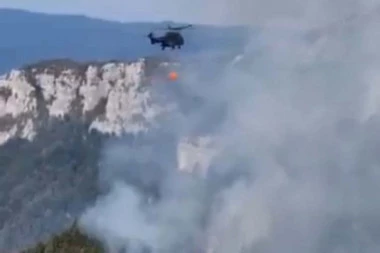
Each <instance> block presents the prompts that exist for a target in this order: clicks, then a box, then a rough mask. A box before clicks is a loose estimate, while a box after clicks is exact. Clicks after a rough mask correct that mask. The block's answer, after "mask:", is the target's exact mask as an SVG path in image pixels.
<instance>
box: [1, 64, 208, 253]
mask: <svg viewBox="0 0 380 253" xmlns="http://www.w3.org/2000/svg"><path fill="white" fill-rule="evenodd" d="M168 64H171V63H166V64H165V62H162V61H159V60H155V59H140V60H138V61H135V62H117V61H109V62H97V63H78V62H73V61H70V60H52V61H45V62H39V63H36V64H32V65H29V66H26V67H24V68H21V69H15V70H12V71H11V72H9V73H7V74H6V75H3V76H1V77H0V144H1V145H0V163H1V172H0V251H1V252H7V251H8V250H11V249H16V248H20V247H24V246H27V245H30V244H33V243H34V242H36V241H37V240H42V239H44V238H47V236H49V235H50V234H51V233H55V232H58V231H61V230H62V229H64V228H66V227H67V226H69V225H70V224H71V222H72V220H73V219H75V218H76V217H77V215H78V214H80V212H81V211H83V209H84V208H85V207H86V205H88V203H90V202H92V201H93V200H94V199H95V197H96V196H97V194H98V192H99V189H100V188H99V180H98V179H99V175H98V169H99V157H100V156H101V154H100V152H101V148H102V146H103V145H105V143H106V141H107V139H109V138H110V137H122V136H124V137H126V138H130V140H134V141H136V138H140V137H141V136H146V133H149V132H150V131H152V129H154V127H155V126H157V125H159V121H160V117H161V116H164V115H165V113H167V112H168V110H169V109H170V107H169V106H168V105H167V104H166V103H162V102H159V101H158V100H157V99H155V97H154V91H153V88H152V84H151V78H150V77H151V76H152V75H153V73H154V71H156V70H158V69H160V68H162V69H165V68H167V66H168ZM165 66H166V67H165ZM144 134H145V135H144ZM139 136H140V137H139ZM157 136H160V135H156V137H154V138H158V137H157ZM149 138H152V137H142V139H144V142H147V141H151V142H152V140H151V139H150V140H149ZM159 138H163V137H162V136H161V137H159ZM199 140H200V141H199ZM199 140H197V141H190V140H188V139H184V140H180V141H174V142H173V143H172V144H170V143H168V142H167V141H166V140H165V141H166V142H165V143H166V145H167V146H168V147H172V151H173V152H171V154H172V155H173V157H172V158H171V160H173V162H175V163H178V168H179V169H182V170H191V168H190V167H194V166H198V167H199V166H200V167H201V169H202V166H203V167H204V166H207V163H208V161H207V157H205V156H204V154H203V153H204V148H203V149H197V147H199V146H202V145H204V146H205V145H207V143H208V142H207V141H206V142H205V141H202V140H201V139H199ZM161 144H162V142H161ZM161 144H158V145H161ZM123 152H124V151H123ZM125 152H126V154H127V153H128V151H125ZM202 154H203V156H202ZM189 157H190V158H191V162H192V163H191V164H189V163H188V162H187V161H188V160H189ZM197 159H198V160H197ZM197 161H199V163H197ZM129 180H130V181H131V183H132V184H135V185H136V186H137V187H138V188H140V189H143V190H144V191H145V190H147V192H148V193H149V191H151V190H150V189H154V187H153V188H152V186H151V185H148V184H149V183H146V182H145V183H144V182H141V180H140V181H139V180H138V178H135V179H129Z"/></svg>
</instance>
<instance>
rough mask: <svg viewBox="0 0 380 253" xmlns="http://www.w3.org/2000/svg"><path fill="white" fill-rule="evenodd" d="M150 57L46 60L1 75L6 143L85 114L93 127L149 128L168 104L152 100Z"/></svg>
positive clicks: (111, 130) (115, 130) (0, 119)
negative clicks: (148, 71)
mask: <svg viewBox="0 0 380 253" xmlns="http://www.w3.org/2000/svg"><path fill="white" fill-rule="evenodd" d="M146 65H147V63H146V61H145V60H144V59H141V60H139V61H137V62H133V63H124V62H106V63H97V64H80V63H74V62H71V61H51V62H43V63H41V64H39V65H31V66H28V67H27V68H25V69H22V70H13V71H11V72H10V73H8V74H6V75H3V76H1V77H0V144H4V143H5V142H7V141H8V140H10V139H11V138H14V137H19V138H23V139H27V140H33V139H34V138H35V136H36V134H37V133H38V131H39V129H40V128H41V127H43V126H44V124H46V123H47V122H51V121H52V120H61V121H67V120H70V119H72V120H75V121H78V120H81V121H82V122H83V123H85V124H87V125H88V128H89V129H88V130H97V131H99V132H100V133H107V134H114V135H121V134H122V133H133V134H135V133H138V132H143V131H145V130H146V129H147V127H149V125H151V124H154V122H155V118H156V117H157V116H158V115H159V114H160V112H161V111H162V108H160V107H159V106H156V104H155V103H152V98H151V91H150V90H149V87H148V86H147V85H146V82H145V76H146V68H145V67H146Z"/></svg>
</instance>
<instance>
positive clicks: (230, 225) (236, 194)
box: [81, 0, 380, 253]
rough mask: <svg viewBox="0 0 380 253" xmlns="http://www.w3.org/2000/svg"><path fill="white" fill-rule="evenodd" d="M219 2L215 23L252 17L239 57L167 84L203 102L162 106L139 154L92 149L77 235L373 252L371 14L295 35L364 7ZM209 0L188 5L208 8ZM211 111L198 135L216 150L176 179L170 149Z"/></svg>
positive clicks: (375, 77)
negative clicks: (93, 186)
mask: <svg viewBox="0 0 380 253" xmlns="http://www.w3.org/2000/svg"><path fill="white" fill-rule="evenodd" d="M195 2H196V1H195ZM192 3H194V1H193V2H192ZM218 3H219V2H218ZM232 3H233V4H232ZM184 4H185V3H184ZM187 4H189V3H187ZM223 4H224V5H223ZM259 4H260V5H259ZM220 5H221V6H220V8H221V9H222V15H221V17H220V19H221V20H223V19H224V20H227V19H234V20H236V21H238V22H240V21H241V22H245V23H249V24H256V23H257V19H260V22H259V23H262V26H261V28H260V30H259V31H258V32H255V34H254V35H252V40H251V41H250V43H249V44H247V45H246V47H245V48H242V52H244V53H243V58H242V60H241V61H240V62H238V63H237V64H235V65H233V66H231V65H229V66H226V68H225V69H223V71H218V72H217V73H212V74H213V75H215V76H217V77H218V78H217V80H219V81H215V82H213V81H210V82H205V81H203V80H202V79H198V76H200V75H199V71H200V70H199V69H197V68H195V67H194V68H192V67H189V68H187V69H186V73H184V78H185V80H184V81H183V82H181V83H180V84H178V85H180V86H181V89H183V90H184V91H185V93H186V94H184V95H185V97H186V96H198V97H200V98H202V99H203V100H204V101H203V104H202V105H201V106H199V107H198V108H197V109H196V110H195V112H193V113H192V114H190V115H189V114H186V115H184V114H183V113H181V111H180V110H177V111H173V112H172V114H170V115H169V116H168V117H169V119H166V121H165V124H164V126H165V127H164V132H165V135H163V131H161V130H157V132H153V133H152V134H151V135H149V137H146V138H147V140H144V142H145V143H147V142H148V143H150V144H149V145H151V143H154V145H152V146H149V148H150V150H151V151H149V152H148V151H147V149H146V147H143V145H138V144H134V146H131V145H130V144H127V142H126V141H125V142H123V141H121V142H120V141H119V142H115V143H113V142H111V143H110V144H109V145H107V146H106V147H105V150H104V154H105V155H104V163H103V165H104V166H103V168H102V171H101V181H102V182H103V183H104V184H105V185H108V188H109V193H108V194H106V195H105V196H104V197H102V198H100V199H99V202H98V203H96V204H95V206H93V207H91V208H89V209H88V211H87V212H86V213H85V214H84V216H83V219H82V221H81V223H82V225H83V227H84V228H85V229H86V231H88V232H89V233H90V234H93V235H95V236H97V237H98V238H100V239H101V240H102V241H103V242H105V244H106V245H107V246H108V248H109V250H110V251H111V252H119V251H118V250H120V248H123V247H124V248H127V249H128V252H136V253H138V252H141V250H143V249H144V248H145V247H147V248H150V249H152V251H153V252H154V253H156V252H158V253H161V252H165V253H171V252H173V253H174V252H184V253H188V252H189V253H190V252H210V253H211V252H212V253H243V252H255V253H275V252H283V253H305V252H308V253H309V252H310V253H314V252H315V253H329V252H331V253H333V252H361V253H364V252H368V253H375V252H376V253H377V252H380V251H379V250H380V240H379V239H380V238H379V237H380V202H379V197H378V192H379V190H380V184H379V183H378V182H379V180H380V170H379V168H380V167H379V166H380V159H379V156H378V154H377V152H378V149H379V147H380V134H379V127H380V118H379V114H378V109H379V107H378V103H377V99H378V94H380V93H379V88H378V87H377V85H378V82H379V81H380V75H379V71H378V70H379V67H380V65H379V64H380V61H379V51H378V45H379V42H380V33H379V31H378V26H377V23H376V21H377V22H378V21H379V16H378V13H377V12H373V13H372V14H371V17H372V19H358V20H356V21H353V22H351V23H349V24H348V23H346V22H344V21H341V22H338V26H336V27H335V28H334V30H329V31H328V30H327V29H326V30H324V29H320V30H318V33H316V34H314V35H313V36H312V37H308V36H306V35H308V33H305V34H301V33H300V32H299V29H298V28H299V27H300V26H301V25H302V27H303V30H304V31H305V30H306V29H307V27H308V26H310V27H313V28H314V27H324V26H325V25H326V24H328V23H329V22H330V21H334V19H335V20H339V19H341V20H344V18H346V17H347V16H349V15H353V14H358V15H359V14H360V13H361V11H363V12H365V11H368V10H370V9H371V8H373V7H374V6H375V2H374V1H360V2H359V1H353V0H352V1H296V0H293V1H286V2H283V1H274V0H272V1H265V2H264V1H239V2H238V3H235V2H232V1H229V2H228V3H227V1H225V2H223V1H222V2H221V3H220ZM210 6H215V5H214V4H212V3H211V2H210V3H209V6H207V8H204V7H202V8H201V5H200V4H199V9H203V10H205V11H206V10H207V11H209V13H212V14H213V13H215V12H216V11H215V12H214V11H213V10H212V9H210V8H211V7H210ZM270 6H274V7H273V8H270ZM227 10H228V11H229V12H227ZM256 14H257V15H256ZM338 14H339V15H338ZM346 14H347V15H346ZM284 24H288V25H286V26H284ZM303 35H305V36H303ZM199 57H200V60H199V61H200V62H202V61H206V62H209V63H210V64H212V60H208V59H207V55H206V56H199ZM202 57H203V58H202ZM167 89H171V87H168V88H167ZM161 92H162V91H161ZM173 99H174V98H173ZM221 107H223V108H225V111H224V112H223V114H222V116H223V117H222V121H221V122H219V121H218V124H217V127H216V128H215V127H213V128H212V130H210V129H211V127H210V129H209V132H208V133H207V134H208V135H209V136H211V137H212V140H213V141H212V146H213V147H214V148H215V150H216V153H214V155H213V156H212V157H211V158H212V160H211V162H210V166H209V167H208V173H207V175H206V176H204V177H202V176H197V175H196V174H195V175H192V174H189V173H183V172H180V171H179V170H178V168H177V166H178V164H177V142H178V141H179V140H181V139H182V138H183V137H187V136H189V135H192V136H194V135H195V133H198V132H199V129H200V128H202V134H205V133H206V132H205V129H206V130H207V128H208V126H211V125H212V124H214V123H215V122H209V121H206V120H210V118H212V116H214V115H215V113H216V112H217V111H216V110H217V109H216V108H221ZM205 122H207V124H206V123H205ZM201 126H202V127H201ZM131 149H133V153H135V154H139V156H138V160H139V162H138V163H137V162H136V161H134V160H136V158H135V157H134V156H129V155H128V154H131V153H130V152H132V151H131ZM142 154H144V155H142ZM131 178H132V179H133V180H132V179H131ZM141 189H143V190H141ZM126 242H128V245H127V244H126Z"/></svg>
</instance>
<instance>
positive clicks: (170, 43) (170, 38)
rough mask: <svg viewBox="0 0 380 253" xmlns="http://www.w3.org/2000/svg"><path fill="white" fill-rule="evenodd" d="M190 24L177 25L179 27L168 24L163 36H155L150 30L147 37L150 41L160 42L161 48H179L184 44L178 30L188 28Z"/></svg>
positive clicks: (153, 42) (152, 42)
mask: <svg viewBox="0 0 380 253" xmlns="http://www.w3.org/2000/svg"><path fill="white" fill-rule="evenodd" d="M190 27H192V25H186V26H179V27H172V26H170V25H168V27H167V28H166V29H165V30H168V32H166V33H165V35H164V36H160V37H155V36H154V35H153V33H152V32H150V33H149V34H148V35H147V37H148V38H149V39H150V43H151V44H152V45H153V44H156V43H160V44H161V49H162V50H165V48H167V47H169V48H171V49H172V50H174V49H175V48H178V49H181V47H182V46H183V45H184V44H185V39H184V38H183V36H182V35H181V33H180V31H181V30H183V29H186V28H190Z"/></svg>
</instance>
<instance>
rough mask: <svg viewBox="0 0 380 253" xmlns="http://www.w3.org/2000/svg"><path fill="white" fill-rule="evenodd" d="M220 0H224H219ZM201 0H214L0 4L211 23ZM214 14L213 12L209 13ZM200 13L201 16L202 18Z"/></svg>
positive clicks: (5, 0)
mask: <svg viewBox="0 0 380 253" xmlns="http://www.w3.org/2000/svg"><path fill="white" fill-rule="evenodd" d="M223 1H224V0H223ZM205 2H209V3H210V2H218V1H217V0H211V1H207V0H192V1H189V0H178V1H175V0H137V1H136V0H132V1H131V0H0V8H3V7H6V8H20V9H27V10H31V11H38V12H47V13H70V14H84V15H86V16H91V17H97V18H103V19H108V20H118V21H127V22H129V21H162V20H174V21H185V22H195V23H213V22H217V18H210V16H211V15H207V13H206V9H204V8H199V7H200V6H203V7H204V6H206V7H207V6H210V4H207V3H206V4H205ZM213 15H214V14H213ZM202 17H203V18H202Z"/></svg>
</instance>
